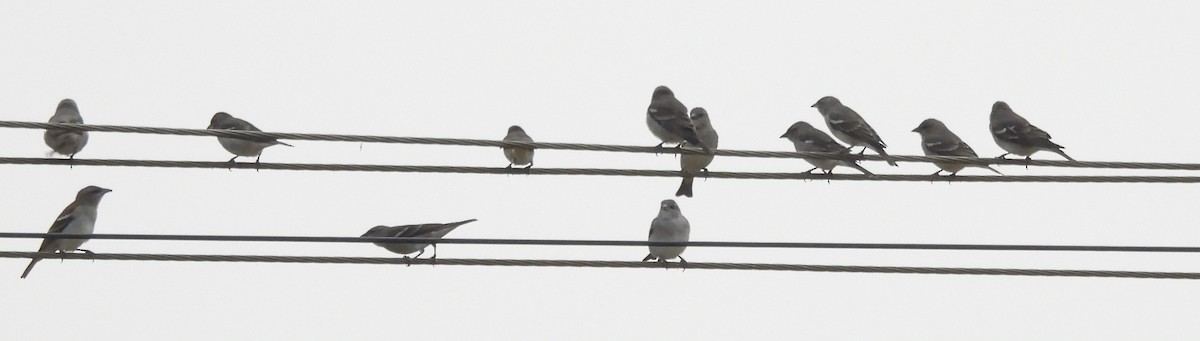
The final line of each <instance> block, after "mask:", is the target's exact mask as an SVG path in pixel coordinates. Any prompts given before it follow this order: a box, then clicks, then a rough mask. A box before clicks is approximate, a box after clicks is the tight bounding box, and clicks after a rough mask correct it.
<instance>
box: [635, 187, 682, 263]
mask: <svg viewBox="0 0 1200 341" xmlns="http://www.w3.org/2000/svg"><path fill="white" fill-rule="evenodd" d="M691 232H692V226H691V224H689V223H688V220H687V218H684V217H683V213H682V212H680V211H679V204H676V203H675V200H671V199H667V200H663V201H662V203H660V204H659V210H658V216H657V217H655V218H654V220H652V221H650V237H649V241H651V242H687V241H688V235H689V234H691ZM686 248H687V246H650V254H648V255H646V258H642V261H643V262H645V261H649V260H654V261H657V262H659V263H666V262H667V260H669V259H675V258H676V257H678V258H679V262H680V263H684V264H686V263H687V260H686V259H683V256H682V254H683V250H684V249H686Z"/></svg>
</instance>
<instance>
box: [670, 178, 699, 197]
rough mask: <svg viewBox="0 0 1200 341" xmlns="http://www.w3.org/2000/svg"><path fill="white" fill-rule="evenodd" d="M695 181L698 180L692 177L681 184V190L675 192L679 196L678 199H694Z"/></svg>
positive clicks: (684, 179)
mask: <svg viewBox="0 0 1200 341" xmlns="http://www.w3.org/2000/svg"><path fill="white" fill-rule="evenodd" d="M695 180H696V178H694V177H690V176H687V177H684V178H683V181H682V182H680V183H679V190H678V191H675V196H677V197H678V196H684V197H688V198H691V197H692V182H694V181H695Z"/></svg>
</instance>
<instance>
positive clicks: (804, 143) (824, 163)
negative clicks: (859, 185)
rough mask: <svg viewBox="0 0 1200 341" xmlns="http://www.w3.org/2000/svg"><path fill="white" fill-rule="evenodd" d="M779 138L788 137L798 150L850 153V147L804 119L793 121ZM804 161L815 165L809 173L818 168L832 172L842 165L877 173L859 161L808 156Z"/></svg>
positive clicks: (823, 171)
mask: <svg viewBox="0 0 1200 341" xmlns="http://www.w3.org/2000/svg"><path fill="white" fill-rule="evenodd" d="M779 138H781V139H782V138H786V139H788V141H792V146H794V147H795V148H796V151H797V152H815V153H833V154H845V155H849V154H850V148H846V147H845V146H843V145H842V144H841V143H838V142H837V141H834V140H833V138H832V137H829V135H828V134H825V132H823V131H820V130H818V129H817V128H815V127H813V126H812V125H811V124H808V122H804V121H799V122H796V123H793V124H792V126H791V127H788V130H787V131H785V132H784V133H783V135H779ZM804 161H808V163H810V164H812V165H813V168H812V169H809V170H808V171H806V172H805V173H809V174H811V173H812V171H815V170H817V169H818V168H819V169H821V172H822V173H825V174H832V173H833V168H835V167H837V166H839V165H840V166H846V167H850V168H854V169H857V170H858V171H859V172H862V173H863V174H866V175H875V174H874V173H871V172H870V171H868V170H867V169H866V168H863V167H862V166H861V165H859V164H858V162H857V161H849V160H837V159H818V158H808V157H806V158H804Z"/></svg>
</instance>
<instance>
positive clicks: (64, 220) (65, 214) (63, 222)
mask: <svg viewBox="0 0 1200 341" xmlns="http://www.w3.org/2000/svg"><path fill="white" fill-rule="evenodd" d="M73 213H75V203H71V204H70V205H67V208H65V209H63V211H62V213H59V214H58V219H54V223H53V224H50V231H47V232H46V233H63V231H65V230H66V229H67V226H68V225H71V222H72V221H75V215H74V214H73ZM54 240H55V239H50V238H43V239H42V245H41V246H39V247H38V252H49V251H54V250H50V249H49V248H50V242H52V241H54Z"/></svg>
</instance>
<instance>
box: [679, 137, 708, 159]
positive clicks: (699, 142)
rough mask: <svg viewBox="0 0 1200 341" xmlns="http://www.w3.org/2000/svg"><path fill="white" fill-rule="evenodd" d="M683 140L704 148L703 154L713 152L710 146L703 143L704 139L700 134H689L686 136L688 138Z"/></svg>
mask: <svg viewBox="0 0 1200 341" xmlns="http://www.w3.org/2000/svg"><path fill="white" fill-rule="evenodd" d="M684 141H687V143H691V144H692V145H693V146H696V147H700V149H703V150H704V153H705V154H712V153H713V151H712V148H710V147H708V144H707V143H704V140H701V139H700V135H697V134H691V136H688V138H686V139H684Z"/></svg>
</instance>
